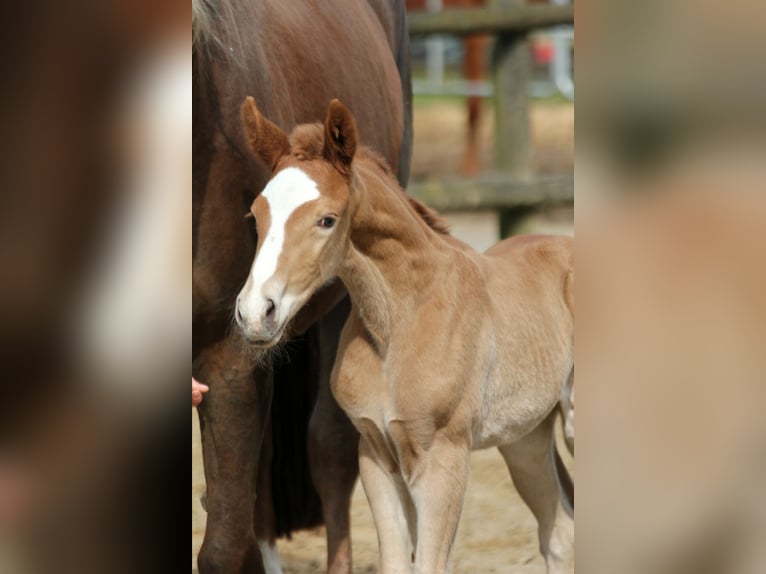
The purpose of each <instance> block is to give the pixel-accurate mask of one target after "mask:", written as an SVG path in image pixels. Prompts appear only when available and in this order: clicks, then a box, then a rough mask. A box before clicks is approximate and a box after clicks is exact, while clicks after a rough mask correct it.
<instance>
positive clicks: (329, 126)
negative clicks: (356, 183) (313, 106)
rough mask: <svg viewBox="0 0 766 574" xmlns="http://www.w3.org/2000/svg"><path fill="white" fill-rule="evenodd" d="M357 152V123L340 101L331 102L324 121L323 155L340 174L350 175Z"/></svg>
mask: <svg viewBox="0 0 766 574" xmlns="http://www.w3.org/2000/svg"><path fill="white" fill-rule="evenodd" d="M355 152H356V122H355V121H354V116H353V115H351V112H350V111H348V108H346V106H344V105H343V104H341V103H340V101H338V100H333V101H331V102H330V106H329V107H328V108H327V117H326V118H325V120H324V149H323V150H322V153H323V155H324V157H325V159H326V160H327V161H329V162H330V163H332V164H333V165H334V166H335V169H337V170H338V171H339V172H341V173H342V174H344V175H348V174H349V173H350V171H351V161H352V160H353V159H354V153H355Z"/></svg>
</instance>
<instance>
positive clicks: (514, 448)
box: [499, 411, 574, 574]
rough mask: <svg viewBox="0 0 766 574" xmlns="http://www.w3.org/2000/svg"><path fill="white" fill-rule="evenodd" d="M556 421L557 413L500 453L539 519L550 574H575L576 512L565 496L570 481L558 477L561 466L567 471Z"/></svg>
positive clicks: (541, 550)
mask: <svg viewBox="0 0 766 574" xmlns="http://www.w3.org/2000/svg"><path fill="white" fill-rule="evenodd" d="M555 420H556V412H555V411H553V412H552V413H551V414H550V415H549V416H548V417H547V418H546V419H545V420H544V421H543V422H542V423H541V424H540V425H539V426H538V427H537V428H536V429H535V430H533V431H532V432H531V433H530V434H528V435H527V436H525V437H524V438H523V439H521V440H519V441H517V442H515V443H513V444H511V445H504V446H501V447H499V450H500V453H501V454H502V455H503V458H504V459H505V463H506V464H507V465H508V470H509V471H510V473H511V478H512V479H513V484H514V485H515V486H516V489H517V490H518V492H519V495H521V498H522V499H523V500H524V502H525V503H526V504H527V506H528V507H529V508H530V510H531V511H532V513H533V514H534V515H535V518H537V524H538V535H539V538H540V553H541V554H542V555H543V558H545V564H546V566H547V570H548V574H565V573H569V572H574V516H573V514H574V513H573V510H572V509H571V507H570V506H569V502H570V501H569V500H567V498H568V495H567V496H565V497H562V492H563V491H564V489H565V488H566V487H565V486H564V485H563V484H562V486H561V487H560V486H559V483H560V481H561V483H565V482H567V481H570V479H569V476H568V475H567V476H562V477H559V476H558V472H557V467H558V469H559V471H560V472H566V469H565V468H564V466H563V464H560V463H558V461H557V457H558V453H557V452H556V451H555V449H556V444H555V441H554V434H553V428H554V424H555ZM559 460H560V459H559ZM567 486H570V487H571V482H568V484H567Z"/></svg>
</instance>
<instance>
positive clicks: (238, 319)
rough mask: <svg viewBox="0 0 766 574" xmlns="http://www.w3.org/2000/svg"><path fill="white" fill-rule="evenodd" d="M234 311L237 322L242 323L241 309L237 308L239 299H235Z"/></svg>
mask: <svg viewBox="0 0 766 574" xmlns="http://www.w3.org/2000/svg"><path fill="white" fill-rule="evenodd" d="M234 312H235V314H236V316H237V323H239V324H240V325H241V324H243V323H244V320H243V319H242V311H241V310H240V308H239V301H237V307H236V309H235V310H234Z"/></svg>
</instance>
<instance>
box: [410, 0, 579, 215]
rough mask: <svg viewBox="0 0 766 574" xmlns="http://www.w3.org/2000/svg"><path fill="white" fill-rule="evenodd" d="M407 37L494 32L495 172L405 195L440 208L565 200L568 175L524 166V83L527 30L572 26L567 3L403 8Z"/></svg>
mask: <svg viewBox="0 0 766 574" xmlns="http://www.w3.org/2000/svg"><path fill="white" fill-rule="evenodd" d="M408 19H409V31H410V35H411V36H425V35H431V34H455V35H466V34H476V33H487V34H492V35H494V36H495V38H496V41H495V43H494V48H493V55H492V70H491V73H492V76H493V80H494V85H495V89H494V104H495V148H496V149H495V165H496V168H497V173H496V174H494V175H489V176H484V177H482V178H479V179H476V180H463V181H457V180H456V181H451V182H450V181H442V182H428V183H419V184H414V185H411V186H410V188H409V189H410V192H411V193H413V195H415V196H416V197H418V198H420V199H421V200H423V201H425V202H426V203H428V204H429V205H431V206H433V207H434V208H436V209H440V210H446V211H451V210H460V209H476V208H488V209H497V210H499V211H502V210H504V209H511V208H515V207H519V206H520V207H530V206H534V205H542V204H546V203H550V202H552V201H553V202H556V203H562V202H563V203H571V202H572V201H573V196H574V178H573V176H572V175H571V173H570V174H564V175H562V176H549V177H540V176H537V175H536V174H535V173H534V169H533V165H532V157H533V155H532V142H531V136H530V127H529V101H528V83H529V80H530V76H531V61H530V52H529V40H528V33H529V32H531V31H534V30H537V29H540V28H547V27H552V26H559V25H567V24H569V25H571V24H574V7H573V6H572V5H567V6H552V5H539V4H538V5H528V4H526V3H525V2H524V1H523V0H492V1H491V7H488V8H470V9H460V10H458V9H454V10H444V11H442V12H430V13H429V12H411V13H410V14H409V15H408Z"/></svg>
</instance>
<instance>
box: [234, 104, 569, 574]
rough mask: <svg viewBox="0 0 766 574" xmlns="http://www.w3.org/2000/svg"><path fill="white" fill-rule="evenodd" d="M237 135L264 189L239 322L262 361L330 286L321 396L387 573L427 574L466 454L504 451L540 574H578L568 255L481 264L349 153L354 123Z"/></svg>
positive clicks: (257, 126) (461, 484)
mask: <svg viewBox="0 0 766 574" xmlns="http://www.w3.org/2000/svg"><path fill="white" fill-rule="evenodd" d="M242 113H243V120H244V123H245V128H246V132H247V136H248V139H249V143H250V145H251V146H252V149H253V151H254V152H255V153H256V155H257V156H259V157H260V158H261V159H262V160H263V161H264V163H265V164H266V165H268V166H274V169H273V174H272V178H271V180H270V181H269V183H268V185H267V186H266V188H265V189H264V190H263V193H261V194H260V195H259V196H258V197H257V198H256V200H255V201H254V202H253V205H252V208H251V210H252V214H253V215H254V216H255V219H256V225H257V229H258V238H259V239H258V248H257V251H256V256H255V261H254V263H253V266H252V270H251V272H250V275H249V277H248V279H247V283H246V284H245V286H244V288H243V289H242V291H241V292H240V294H239V296H238V299H237V312H236V316H237V321H238V324H239V326H240V328H241V329H242V331H243V332H244V334H245V335H246V336H247V338H248V339H249V340H250V341H252V342H253V343H255V344H256V345H261V346H272V345H275V344H277V343H278V342H279V340H280V337H281V335H282V333H283V332H284V329H285V326H286V325H287V323H288V322H289V321H290V319H291V318H292V317H293V316H294V315H295V313H296V312H297V311H298V309H300V308H301V306H302V305H303V304H304V303H305V302H306V301H307V300H308V299H309V297H310V296H311V295H312V294H313V293H314V292H315V291H317V290H318V289H319V288H320V287H322V286H323V285H325V284H326V283H327V282H329V281H331V280H332V279H333V278H335V277H340V279H341V280H342V281H343V283H344V284H345V285H346V287H347V288H348V291H349V293H350V296H351V301H352V305H353V309H352V313H351V315H350V317H349V319H348V320H347V322H346V324H345V327H344V329H343V333H342V335H341V341H340V345H339V348H338V352H337V358H336V363H335V366H334V370H333V375H332V391H333V394H334V395H335V397H336V399H337V400H338V403H339V404H340V405H341V407H342V408H343V409H344V410H345V411H346V413H347V414H348V416H349V417H350V419H351V421H352V422H353V424H354V425H355V426H356V428H357V429H358V430H359V432H360V433H361V441H360V445H359V467H360V471H361V476H362V483H363V486H364V489H365V492H366V494H367V498H368V500H369V502H370V506H371V508H372V513H373V516H374V519H375V525H376V527H377V531H378V541H379V545H380V561H381V571H382V572H384V573H389V572H397V573H399V572H417V573H434V574H436V573H439V574H442V573H444V572H449V571H450V570H451V567H452V553H453V552H452V551H453V544H454V540H455V533H456V531H457V527H458V522H459V519H460V513H461V509H462V505H463V498H464V493H465V488H466V482H467V479H468V463H469V456H470V452H471V450H473V449H481V448H488V447H498V449H499V450H500V452H501V453H502V455H503V457H504V458H505V461H506V463H507V465H508V469H509V471H510V473H511V477H512V478H513V481H514V484H515V485H516V487H517V489H518V491H519V494H520V495H521V497H522V498H523V499H524V501H525V502H526V504H527V505H528V506H529V508H530V509H531V510H532V512H533V513H534V515H535V517H536V518H537V521H538V525H539V537H540V550H541V552H542V554H543V557H544V558H545V561H546V564H547V568H548V572H549V573H563V572H571V571H573V542H574V519H573V516H574V510H573V486H572V483H571V479H570V478H569V475H568V474H567V473H566V469H565V467H564V466H563V464H561V459H560V458H559V456H558V452H557V451H556V447H555V441H554V434H553V427H554V423H555V417H556V415H557V412H559V410H558V408H560V404H559V403H560V401H563V400H565V397H567V396H568V395H569V394H570V392H571V387H568V385H571V381H572V380H573V371H574V271H573V264H574V255H573V249H572V240H571V239H569V238H564V237H542V236H521V237H516V238H512V239H508V240H505V241H502V242H500V243H498V244H497V245H495V246H493V247H491V248H490V249H489V250H487V251H486V252H485V253H484V254H479V253H477V252H475V251H473V250H472V249H470V248H469V247H468V246H466V245H465V244H462V243H461V242H459V241H458V240H456V239H454V238H452V237H450V236H449V235H448V234H447V231H446V227H445V226H444V224H443V222H442V221H441V220H440V219H439V218H438V216H437V215H436V214H435V213H434V212H432V211H431V210H430V209H429V208H427V207H425V206H424V205H422V204H420V203H419V202H417V201H415V200H414V199H412V198H410V197H408V196H407V195H406V194H405V193H404V192H403V191H402V190H401V188H400V187H399V185H398V184H397V182H396V179H395V178H394V177H393V175H392V174H391V172H390V171H389V169H388V168H387V167H386V165H385V162H384V161H383V160H381V159H380V157H378V156H377V155H375V154H374V153H372V152H371V151H370V150H368V149H366V148H358V147H357V133H356V125H355V122H354V119H353V117H352V115H351V113H350V112H349V111H348V110H347V109H346V108H345V107H344V106H343V105H342V104H341V103H340V102H338V101H337V100H333V101H332V102H331V103H330V106H329V109H328V112H327V117H326V119H325V123H324V125H320V124H313V125H300V126H298V127H296V128H295V130H294V131H293V133H292V135H291V136H290V137H288V136H287V135H286V134H285V133H284V132H282V130H281V129H280V128H278V127H277V126H276V125H274V124H273V123H271V122H270V121H269V120H268V119H266V118H264V117H263V116H262V115H261V114H260V113H259V112H258V110H257V108H256V106H255V103H254V101H253V100H252V99H251V98H248V100H246V101H245V104H244V105H243V110H242Z"/></svg>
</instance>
